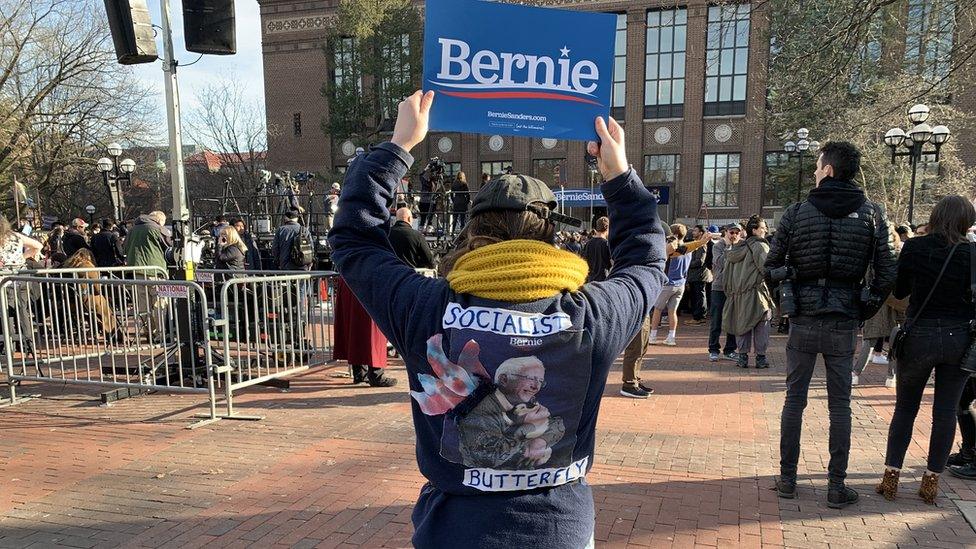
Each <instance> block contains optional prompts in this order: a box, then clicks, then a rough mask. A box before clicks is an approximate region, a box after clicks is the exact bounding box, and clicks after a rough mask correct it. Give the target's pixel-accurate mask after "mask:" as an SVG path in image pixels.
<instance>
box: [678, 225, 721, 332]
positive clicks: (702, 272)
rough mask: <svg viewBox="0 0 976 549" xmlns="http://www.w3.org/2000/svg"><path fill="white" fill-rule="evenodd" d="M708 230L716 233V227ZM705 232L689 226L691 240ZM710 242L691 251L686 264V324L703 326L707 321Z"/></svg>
mask: <svg viewBox="0 0 976 549" xmlns="http://www.w3.org/2000/svg"><path fill="white" fill-rule="evenodd" d="M709 232H711V233H717V232H718V227H710V228H709ZM703 234H705V227H704V226H702V225H695V226H694V227H692V228H691V238H692V240H700V239H701V237H702V235H703ZM711 248H712V243H711V241H709V243H708V245H707V246H704V247H701V248H698V249H697V250H695V251H694V252H692V253H691V263H690V264H689V266H688V293H689V297H690V298H691V319H690V320H686V321H685V325H687V326H704V325H705V324H706V323H707V322H708V321H707V320H705V315H706V313H707V312H708V298H707V297H706V296H707V294H706V290H707V288H708V285H709V284H711V283H712V270H711V269H709V268H708V266H707V265H706V264H705V263H706V256H708V254H709V252H710V251H711Z"/></svg>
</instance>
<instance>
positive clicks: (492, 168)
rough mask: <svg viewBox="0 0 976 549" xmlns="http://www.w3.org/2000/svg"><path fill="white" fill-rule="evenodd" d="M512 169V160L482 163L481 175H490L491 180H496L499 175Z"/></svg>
mask: <svg viewBox="0 0 976 549" xmlns="http://www.w3.org/2000/svg"><path fill="white" fill-rule="evenodd" d="M511 169H512V161H511V160H503V161H501V162H482V163H481V173H482V175H484V174H488V177H489V178H495V177H498V176H499V175H503V174H504V173H505V171H506V170H511Z"/></svg>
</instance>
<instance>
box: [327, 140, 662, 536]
mask: <svg viewBox="0 0 976 549" xmlns="http://www.w3.org/2000/svg"><path fill="white" fill-rule="evenodd" d="M412 163H413V157H412V156H411V155H410V154H409V153H408V152H407V151H404V150H403V149H402V148H400V147H398V146H396V145H394V144H392V143H383V144H382V145H379V146H378V147H376V148H375V149H373V150H372V151H370V152H369V154H367V155H363V156H361V157H360V158H358V159H357V160H356V161H354V162H353V164H352V165H351V166H350V167H349V171H348V173H347V174H346V178H345V182H346V183H345V187H344V189H343V193H342V196H341V198H340V206H339V209H338V213H337V214H336V220H335V225H334V227H333V229H332V231H331V232H330V235H329V239H330V241H331V244H332V248H333V254H332V259H333V260H334V262H335V265H336V268H337V270H338V271H339V273H340V274H341V275H342V277H343V279H345V281H346V283H347V284H348V285H349V287H350V288H351V289H352V291H353V292H354V293H355V294H356V297H357V298H359V300H360V301H361V302H362V304H363V306H364V307H365V308H366V310H367V311H368V312H369V314H370V316H371V317H372V318H373V320H374V321H376V324H377V325H378V326H379V328H380V329H381V330H382V331H383V333H384V334H385V335H386V336H387V338H389V340H390V341H391V342H392V343H393V345H394V346H395V347H396V349H397V351H398V352H399V353H400V356H402V357H403V360H404V362H405V363H406V367H407V371H408V374H409V383H410V389H411V395H412V397H413V398H412V399H411V403H412V407H413V408H412V409H413V422H414V428H415V429H416V434H417V450H416V452H417V462H418V465H419V467H420V472H421V473H422V474H423V475H424V476H425V477H426V478H427V479H428V481H429V482H428V483H427V485H425V486H424V488H423V489H422V491H421V494H420V498H419V500H418V502H417V505H416V507H415V508H414V513H413V522H414V528H415V534H414V538H413V542H414V545H415V546H417V547H451V546H457V545H458V544H459V543H462V540H463V543H464V544H465V545H466V546H468V547H486V548H487V547H500V546H518V545H522V544H524V545H525V546H529V547H534V548H553V549H555V548H559V549H565V548H573V547H584V546H586V545H587V544H588V543H589V542H590V540H591V539H592V536H593V526H594V510H593V497H592V493H591V491H590V487H589V486H588V485H587V484H586V481H585V479H584V477H585V474H586V472H587V471H589V469H590V467H591V466H592V463H593V450H594V442H595V436H594V431H595V428H596V420H597V413H598V411H599V408H600V399H601V397H602V395H603V391H604V388H605V385H606V379H607V374H608V372H609V370H610V366H611V365H612V364H613V361H614V360H615V359H616V357H617V356H618V355H619V354H620V353H621V352H622V351H623V349H624V347H626V346H627V344H628V343H629V342H630V340H631V339H632V338H633V337H634V335H635V334H636V333H637V331H638V329H639V327H640V324H641V319H642V318H643V317H644V316H646V315H647V314H648V313H649V311H650V309H651V307H652V305H653V303H654V301H655V299H656V298H657V295H658V293H659V292H660V290H661V286H662V284H664V282H665V281H666V277H665V276H664V274H663V268H664V262H665V244H664V235H663V233H662V231H661V223H660V220H659V219H658V216H657V205H656V203H655V201H654V199H653V198H652V197H651V195H650V193H649V192H648V191H647V190H646V189H645V188H644V186H643V184H642V183H641V181H640V179H639V178H638V177H637V175H636V174H635V173H634V171H633V170H629V171H628V172H627V173H626V174H623V175H621V176H619V177H617V178H615V179H613V180H611V181H608V182H606V183H604V184H603V186H602V191H603V196H604V197H605V198H606V201H607V207H608V212H609V216H610V220H611V223H610V238H609V241H610V248H611V250H612V254H613V269H612V270H611V272H610V275H609V277H608V278H607V280H605V281H602V282H593V283H588V284H585V285H584V286H583V287H582V288H580V290H579V291H576V292H568V291H563V292H560V293H557V294H555V295H553V296H552V297H549V298H546V299H540V300H538V301H532V302H528V303H507V302H500V301H493V300H489V299H483V298H479V297H475V296H473V295H468V294H457V293H455V292H454V291H453V290H451V288H450V287H449V286H448V283H447V281H446V280H444V279H433V278H425V277H423V276H420V275H418V274H416V273H415V272H414V270H413V269H412V268H410V267H409V266H407V265H405V264H404V263H403V262H402V261H400V260H399V259H398V258H397V257H396V255H395V254H394V253H393V250H392V248H391V246H390V242H389V238H388V234H389V230H390V226H391V219H390V214H389V207H388V206H389V205H390V204H393V203H394V189H395V187H396V185H397V184H398V183H399V181H400V179H401V178H402V177H403V175H404V174H405V173H406V171H407V169H408V168H409V166H410V165H411V164H412Z"/></svg>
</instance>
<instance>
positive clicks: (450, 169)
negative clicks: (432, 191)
mask: <svg viewBox="0 0 976 549" xmlns="http://www.w3.org/2000/svg"><path fill="white" fill-rule="evenodd" d="M460 171H461V163H460V162H445V163H444V176H445V177H448V178H454V176H455V175H457V174H458V172H460Z"/></svg>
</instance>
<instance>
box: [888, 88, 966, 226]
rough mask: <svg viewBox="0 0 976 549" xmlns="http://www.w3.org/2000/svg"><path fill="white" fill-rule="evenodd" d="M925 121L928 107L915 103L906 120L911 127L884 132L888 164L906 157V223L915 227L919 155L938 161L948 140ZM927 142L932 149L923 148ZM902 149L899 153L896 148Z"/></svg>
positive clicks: (941, 128)
mask: <svg viewBox="0 0 976 549" xmlns="http://www.w3.org/2000/svg"><path fill="white" fill-rule="evenodd" d="M928 118H929V108H928V107H927V106H926V105H922V104H918V105H915V106H913V107H912V108H910V109H908V121H909V122H910V123H912V124H913V126H912V128H911V129H910V130H908V132H905V130H903V129H901V128H897V127H896V128H891V129H890V130H888V131H887V132H885V136H884V142H885V145H888V148H890V149H891V163H892V164H895V163H896V162H897V160H896V159H897V158H899V157H908V163H909V165H911V167H912V183H911V187H910V188H909V191H908V193H909V194H908V223H909V224H910V225H912V226H914V225H915V177H916V175H917V172H918V163H919V162H920V161H921V160H922V155H932V156H934V157H935V161H936V162H938V161H939V149H941V148H942V145H945V144H946V142H948V141H949V137H950V136H951V133H950V132H949V128H947V127H945V126H941V125H940V126H936V127H934V128H933V127H932V126H929V125H928V124H927V123H926V120H928ZM926 143H931V144H932V146H933V148H932V149H929V150H924V149H925V144H926ZM899 146H900V147H902V148H904V149H905V150H903V151H899V150H898V147H899Z"/></svg>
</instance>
